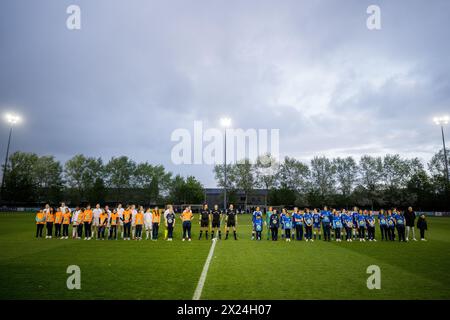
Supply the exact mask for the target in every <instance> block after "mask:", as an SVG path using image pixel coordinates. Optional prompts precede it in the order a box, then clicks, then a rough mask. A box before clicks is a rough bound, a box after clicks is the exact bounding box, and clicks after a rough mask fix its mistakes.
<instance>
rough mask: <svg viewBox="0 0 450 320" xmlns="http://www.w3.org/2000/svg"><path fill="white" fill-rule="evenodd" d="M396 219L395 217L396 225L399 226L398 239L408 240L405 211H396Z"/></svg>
mask: <svg viewBox="0 0 450 320" xmlns="http://www.w3.org/2000/svg"><path fill="white" fill-rule="evenodd" d="M394 219H395V226H396V227H397V233H398V241H404V242H406V237H405V216H404V215H403V212H401V211H399V212H396V213H395V215H394Z"/></svg>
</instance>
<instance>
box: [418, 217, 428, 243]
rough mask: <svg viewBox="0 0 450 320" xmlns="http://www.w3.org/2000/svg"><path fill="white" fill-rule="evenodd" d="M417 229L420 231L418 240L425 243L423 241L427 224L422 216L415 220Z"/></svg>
mask: <svg viewBox="0 0 450 320" xmlns="http://www.w3.org/2000/svg"><path fill="white" fill-rule="evenodd" d="M417 228H418V229H419V230H420V240H421V241H427V239H425V230H428V224H427V220H426V218H425V215H424V214H422V215H421V216H420V217H419V219H417Z"/></svg>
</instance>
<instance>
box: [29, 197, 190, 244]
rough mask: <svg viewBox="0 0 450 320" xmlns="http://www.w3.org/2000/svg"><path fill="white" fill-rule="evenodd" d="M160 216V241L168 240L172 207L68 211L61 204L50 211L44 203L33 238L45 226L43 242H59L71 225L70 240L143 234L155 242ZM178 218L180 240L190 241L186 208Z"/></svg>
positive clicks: (114, 238)
mask: <svg viewBox="0 0 450 320" xmlns="http://www.w3.org/2000/svg"><path fill="white" fill-rule="evenodd" d="M162 212H163V213H162ZM162 217H163V218H164V224H165V226H166V228H165V230H164V238H165V239H166V240H169V241H171V240H172V237H173V230H174V227H175V223H176V219H175V217H176V216H175V211H174V209H173V206H172V205H167V208H166V209H165V210H160V209H159V208H158V207H155V208H153V209H151V208H147V209H145V210H144V208H143V207H142V206H140V207H136V206H135V205H127V206H126V207H125V208H124V207H122V205H121V204H119V205H118V206H117V208H114V209H113V210H112V211H111V210H110V208H109V206H105V207H104V208H101V206H100V204H97V205H96V207H95V208H94V209H92V208H91V206H90V205H87V206H86V207H85V208H80V207H77V208H76V209H75V210H73V211H72V210H71V209H70V208H68V207H67V206H66V205H65V204H64V203H61V206H60V207H58V208H52V207H50V205H48V204H47V205H46V206H45V208H43V209H41V210H39V211H38V212H37V214H36V218H35V220H36V237H37V238H39V237H43V235H42V233H43V229H44V226H46V231H47V232H46V236H45V238H46V239H51V238H52V236H53V235H54V236H55V237H56V238H59V239H68V238H69V226H70V225H71V226H72V238H73V239H82V238H83V233H84V240H91V239H92V238H96V239H98V240H99V239H101V240H105V239H106V238H107V239H109V240H117V239H118V235H119V234H121V237H122V239H124V240H130V239H131V238H133V239H136V240H142V237H143V232H144V231H145V233H146V239H147V240H148V239H151V240H157V239H158V236H159V227H160V223H161V220H162V219H161V218H162ZM180 219H181V220H182V226H183V240H185V239H186V240H188V241H190V239H191V220H192V219H193V214H192V211H191V210H190V207H188V208H186V210H184V211H183V213H182V214H181V215H180ZM61 229H62V233H61Z"/></svg>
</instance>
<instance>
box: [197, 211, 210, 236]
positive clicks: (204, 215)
mask: <svg viewBox="0 0 450 320" xmlns="http://www.w3.org/2000/svg"><path fill="white" fill-rule="evenodd" d="M210 214H211V212H210V210H209V209H208V205H207V204H206V203H205V204H204V205H203V209H202V210H200V217H199V220H200V235H199V236H198V240H200V239H201V238H202V235H203V231H205V238H206V240H208V228H209V222H210V221H209V220H210V219H209V215H210Z"/></svg>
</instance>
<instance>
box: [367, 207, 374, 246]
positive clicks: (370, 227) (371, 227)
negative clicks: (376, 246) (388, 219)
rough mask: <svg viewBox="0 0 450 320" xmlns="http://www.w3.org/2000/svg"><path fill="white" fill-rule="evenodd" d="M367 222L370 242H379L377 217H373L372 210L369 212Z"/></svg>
mask: <svg viewBox="0 0 450 320" xmlns="http://www.w3.org/2000/svg"><path fill="white" fill-rule="evenodd" d="M366 222H367V237H368V238H369V241H377V239H375V217H374V215H373V212H372V210H369V214H368V215H367V217H366Z"/></svg>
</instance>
